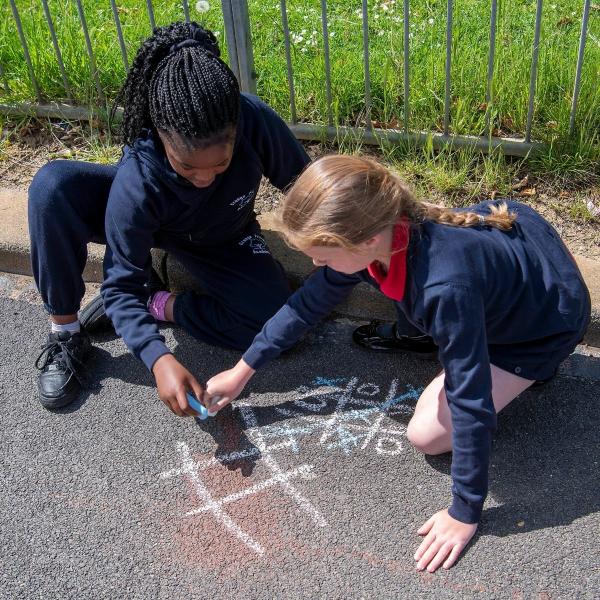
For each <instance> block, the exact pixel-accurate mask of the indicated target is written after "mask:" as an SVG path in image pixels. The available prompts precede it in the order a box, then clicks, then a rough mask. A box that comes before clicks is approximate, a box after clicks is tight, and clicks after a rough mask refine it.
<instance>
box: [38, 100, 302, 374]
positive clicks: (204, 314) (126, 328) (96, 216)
mask: <svg viewBox="0 0 600 600" xmlns="http://www.w3.org/2000/svg"><path fill="white" fill-rule="evenodd" d="M309 160H310V159H309V158H308V156H307V154H306V152H305V151H304V149H303V148H302V146H301V144H300V143H299V142H298V141H297V140H296V139H295V138H294V136H293V134H292V133H291V131H290V130H289V128H288V127H287V125H286V124H285V123H284V121H283V120H282V119H281V118H280V117H279V116H278V115H277V114H276V113H275V112H274V111H273V110H272V109H271V108H269V107H268V106H267V105H266V104H265V103H264V102H262V101H261V100H259V99H258V98H256V97H254V96H250V95H246V94H242V97H241V110H240V119H239V123H238V126H237V130H236V139H235V142H234V148H233V156H232V159H231V162H230V165H229V167H228V168H227V170H226V171H225V172H223V173H221V174H219V175H217V177H216V178H215V180H214V182H213V183H212V184H211V185H210V186H209V187H206V188H196V187H194V186H193V185H192V184H191V183H189V182H188V181H187V180H186V179H184V178H182V177H181V176H179V175H178V174H177V173H175V171H174V170H173V169H172V168H171V165H170V164H169V162H168V160H167V158H166V155H165V153H164V149H163V148H162V145H161V143H160V140H159V139H158V138H157V136H156V134H153V133H152V132H150V131H145V132H144V134H143V135H142V136H141V137H140V138H139V139H138V140H136V142H135V143H134V144H133V146H132V147H129V146H125V147H124V149H123V156H122V158H121V160H120V162H119V164H118V165H114V166H104V165H94V164H90V163H84V162H78V161H54V162H52V163H48V164H47V165H45V166H44V167H43V168H42V169H41V170H40V171H39V172H38V174H37V175H36V177H35V178H34V180H33V182H32V185H31V187H30V191H29V227H30V238H31V244H32V263H33V271H34V275H35V278H36V282H37V284H38V288H39V289H40V292H41V295H42V298H43V301H44V304H45V307H46V309H47V310H48V312H49V313H50V314H65V315H66V314H72V313H75V312H76V311H77V310H78V309H79V306H80V302H81V299H82V297H83V293H84V289H85V288H84V283H83V280H82V277H81V274H82V272H83V268H84V266H85V261H86V256H87V243H88V242H89V241H96V242H103V243H106V244H107V248H106V253H105V258H104V271H105V279H104V283H103V285H102V296H103V300H104V305H105V308H106V312H107V314H108V316H109V317H110V319H111V320H112V322H113V324H114V326H115V329H116V331H117V333H118V334H119V335H121V336H122V337H123V339H124V341H125V343H126V344H127V346H128V347H129V349H130V350H131V351H132V352H133V354H134V355H135V356H137V357H138V358H141V359H142V361H143V362H144V363H145V364H146V366H147V367H148V369H151V368H152V366H153V364H154V362H155V361H156V360H157V359H158V358H159V357H160V356H162V355H163V354H166V353H168V352H169V350H168V348H167V346H166V345H165V342H164V337H163V336H162V335H161V334H160V332H159V330H158V326H157V323H156V321H155V320H154V318H153V317H152V316H151V315H150V313H149V312H148V309H147V300H148V291H147V287H146V283H147V281H148V277H149V272H150V268H151V264H152V261H151V254H150V250H151V249H152V248H161V249H163V250H166V251H167V252H170V253H171V254H172V255H173V256H174V257H175V258H177V259H178V260H179V261H180V262H181V263H182V264H183V265H184V266H185V267H187V268H188V270H190V272H191V273H192V275H194V276H195V277H196V278H197V279H198V280H199V282H200V285H201V287H202V289H203V290H204V291H205V292H206V293H205V294H200V295H198V294H195V293H192V292H186V293H184V294H181V295H179V296H178V297H177V300H176V302H175V305H174V318H175V321H176V323H177V324H178V325H181V326H183V327H184V328H185V329H186V330H188V331H189V332H190V333H191V334H192V335H194V336H195V337H197V338H199V339H201V340H203V341H206V342H209V343H212V344H216V345H221V346H227V347H231V348H235V349H239V350H242V349H244V348H246V347H247V346H248V344H249V343H250V342H251V340H252V338H253V337H254V336H255V335H256V333H257V332H258V331H259V330H260V327H261V326H262V325H263V324H264V322H265V321H266V320H267V319H268V318H269V317H270V316H271V315H273V314H274V313H275V311H276V310H277V309H278V308H280V307H281V305H282V304H283V303H284V302H285V300H286V298H287V297H288V296H289V293H290V290H289V286H288V283H287V279H286V277H285V275H284V273H283V270H282V268H281V266H280V265H279V263H277V262H276V261H275V260H274V259H273V257H272V256H271V254H270V252H269V249H268V247H267V246H266V244H265V241H264V239H263V237H262V236H261V231H260V227H259V225H258V222H257V220H256V214H255V212H254V200H255V196H256V193H257V191H258V188H259V185H260V182H261V178H262V177H263V175H264V176H266V177H267V178H268V179H269V180H270V181H271V183H273V184H274V185H275V186H276V187H277V188H279V189H280V190H283V189H285V188H286V187H287V186H288V185H289V184H291V183H292V182H293V180H294V179H295V178H296V177H297V176H298V175H299V174H300V172H301V171H302V170H303V169H304V167H305V166H306V165H307V164H308V162H309Z"/></svg>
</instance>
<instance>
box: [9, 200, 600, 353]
mask: <svg viewBox="0 0 600 600" xmlns="http://www.w3.org/2000/svg"><path fill="white" fill-rule="evenodd" d="M0 218H1V219H2V225H1V227H0V271H5V272H9V273H19V274H23V275H31V261H30V253H29V232H28V229H27V193H26V192H25V191H24V190H19V189H0ZM259 221H260V224H261V227H262V229H263V235H264V237H265V240H266V242H267V244H268V245H269V248H270V249H271V252H272V253H273V255H274V256H275V258H277V260H279V261H280V262H281V264H282V265H283V267H284V269H285V271H286V272H287V273H288V275H289V278H290V282H291V284H292V285H293V286H294V287H297V286H299V285H300V284H301V282H302V281H303V280H304V279H305V278H306V276H307V275H308V274H309V273H310V272H311V270H312V268H313V266H312V264H311V262H310V260H309V259H308V258H307V257H305V256H303V255H302V254H300V253H298V252H295V251H293V250H291V249H290V248H288V247H287V246H286V245H285V243H284V242H283V240H282V239H281V237H280V236H279V234H278V233H277V231H276V229H275V228H274V226H273V221H272V218H271V215H269V214H265V215H260V216H259ZM103 256H104V247H103V246H101V245H98V244H89V246H88V261H87V266H86V269H85V271H84V279H85V280H86V281H89V282H97V283H99V282H101V281H102V259H103ZM575 258H576V259H577V263H578V265H579V267H580V269H581V272H582V274H583V277H584V279H585V281H586V284H587V286H588V288H589V290H590V295H591V298H592V320H591V323H590V326H589V328H588V332H587V335H586V338H585V342H586V343H587V344H589V345H591V346H596V347H599V346H600V262H599V261H596V260H590V259H588V258H585V257H581V256H576V257H575ZM153 262H154V265H155V268H156V269H157V271H158V272H159V273H160V274H161V276H162V277H163V278H166V279H167V281H168V282H169V285H170V287H171V289H173V290H182V289H190V288H191V289H197V288H198V285H197V283H196V280H194V279H193V278H192V277H191V276H190V275H189V274H188V273H187V271H186V270H185V269H184V267H182V266H181V264H179V263H178V262H177V261H176V260H175V259H173V258H172V257H171V256H165V254H164V253H163V252H161V251H154V252H153ZM336 313H337V314H338V315H341V316H347V317H350V318H353V319H359V320H368V319H373V318H377V319H382V320H393V319H394V318H395V310H394V308H393V305H392V303H391V302H390V301H388V300H387V299H386V298H384V297H383V296H382V295H381V294H380V293H378V292H377V291H375V290H374V289H373V288H371V287H370V286H368V285H366V284H361V285H359V286H357V288H355V290H354V291H353V292H352V294H351V295H350V297H349V298H348V300H347V301H346V302H344V303H343V304H341V305H339V306H338V307H337V308H336Z"/></svg>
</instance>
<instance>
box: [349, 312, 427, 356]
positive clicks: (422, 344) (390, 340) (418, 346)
mask: <svg viewBox="0 0 600 600" xmlns="http://www.w3.org/2000/svg"><path fill="white" fill-rule="evenodd" d="M382 325H383V327H382ZM384 329H387V331H384ZM352 339H353V340H354V341H355V342H356V343H357V344H358V345H359V346H362V347H363V348H368V349H369V350H374V351H375V352H407V353H409V354H413V355H414V356H416V357H418V358H424V359H430V360H432V359H436V358H437V351H438V349H437V346H436V345H435V344H434V343H433V340H432V339H431V338H430V337H429V336H428V335H415V336H409V335H398V334H397V333H396V327H395V325H394V326H393V327H391V328H390V327H389V326H387V327H386V326H385V324H383V323H382V322H381V321H371V322H370V323H369V324H368V325H361V326H360V327H357V328H356V329H355V330H354V332H353V333H352Z"/></svg>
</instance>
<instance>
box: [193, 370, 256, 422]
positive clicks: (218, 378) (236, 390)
mask: <svg viewBox="0 0 600 600" xmlns="http://www.w3.org/2000/svg"><path fill="white" fill-rule="evenodd" d="M254 373H255V371H254V369H253V368H252V367H249V366H248V365H247V364H246V363H245V362H244V361H243V360H240V361H239V362H238V364H237V365H235V367H233V369H229V370H228V371H222V372H221V373H218V374H217V375H215V376H214V377H211V378H210V379H209V380H208V382H207V383H206V396H207V397H208V398H205V402H204V404H205V405H206V408H208V410H209V411H211V412H216V411H217V410H221V409H222V408H223V407H224V406H227V405H228V404H229V403H230V402H231V401H233V400H235V399H236V398H237V397H238V396H239V395H240V394H241V393H242V390H243V389H244V386H245V385H246V384H247V383H248V381H249V380H250V378H251V377H252V375H254ZM218 396H220V397H219V399H218V400H217V401H216V402H212V403H211V401H210V400H211V398H216V397H218Z"/></svg>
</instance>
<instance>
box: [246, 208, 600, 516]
mask: <svg viewBox="0 0 600 600" xmlns="http://www.w3.org/2000/svg"><path fill="white" fill-rule="evenodd" d="M489 205H490V202H483V203H481V204H479V205H477V206H474V207H471V208H469V209H467V210H470V211H473V212H476V213H479V214H481V215H487V214H489V213H490V210H489ZM508 206H509V209H510V210H511V211H513V212H515V213H516V214H517V220H516V222H515V224H514V225H513V227H512V229H511V230H510V231H507V232H504V231H501V230H499V229H495V228H491V227H485V226H476V227H466V228H458V227H452V226H448V225H443V224H439V223H434V222H431V221H426V222H424V223H423V224H421V225H420V226H415V227H413V228H412V230H411V238H410V241H409V247H408V250H407V258H406V261H407V264H406V266H407V280H406V289H405V294H404V298H403V299H402V301H400V302H397V303H396V304H397V308H399V309H400V310H401V311H402V312H403V313H404V314H405V315H406V317H407V319H408V320H409V321H410V322H412V323H413V324H414V325H415V326H416V327H418V328H419V329H420V330H421V331H422V332H424V333H427V334H428V335H430V336H431V337H432V338H433V339H434V341H435V343H436V344H437V345H438V347H439V357H440V361H441V363H442V365H443V367H444V370H445V380H444V388H445V392H446V397H447V400H448V404H449V408H450V412H451V416H452V428H453V430H452V449H453V457H452V481H453V486H452V492H453V501H452V506H451V508H450V515H451V516H453V517H454V518H456V519H458V520H459V521H462V522H465V523H475V522H477V521H478V520H479V518H480V515H481V511H482V508H483V503H484V500H485V497H486V495H487V489H488V465H489V458H490V452H491V445H492V435H493V432H494V430H495V428H496V412H495V409H494V404H493V401H492V380H491V369H490V364H493V365H496V366H498V367H500V368H501V369H504V370H506V371H509V372H512V373H515V374H516V375H518V376H520V377H523V378H526V379H531V380H542V379H547V378H549V377H551V376H552V375H554V373H555V372H556V369H557V368H558V365H559V364H560V362H561V361H563V360H564V359H565V358H566V357H567V356H568V355H569V354H570V353H571V352H572V351H573V349H574V348H575V346H576V345H577V344H578V343H579V342H580V341H581V340H582V339H583V335H584V333H585V330H586V328H587V325H588V323H589V319H590V299H589V293H588V291H587V288H586V286H585V283H584V281H583V279H582V277H581V274H580V272H579V270H578V268H577V266H576V264H575V261H574V260H573V258H572V256H571V255H570V253H569V251H568V250H567V248H566V247H565V245H564V244H563V242H562V241H561V240H560V238H559V236H558V234H557V233H556V231H555V230H554V229H553V228H552V227H551V226H550V225H549V224H548V223H547V222H546V221H545V220H544V219H543V218H542V217H541V216H540V215H538V214H537V213H536V212H535V211H534V210H533V209H531V208H529V207H527V206H525V205H521V204H519V203H516V202H508ZM361 281H366V282H368V283H370V284H372V285H374V286H375V287H378V286H377V284H376V282H375V280H374V279H373V278H372V277H371V276H370V275H369V273H368V271H367V270H364V271H360V272H359V273H356V274H353V275H346V274H343V273H339V272H336V271H334V270H332V269H330V268H328V267H324V268H320V269H318V270H317V271H315V273H314V274H313V275H312V276H311V277H310V278H309V279H307V281H306V282H305V283H304V286H303V287H302V288H300V289H299V290H297V291H296V292H295V293H294V294H293V295H292V296H291V297H290V298H289V299H288V301H287V302H286V304H285V305H284V306H283V307H282V308H281V309H280V310H279V311H278V312H277V314H276V315H275V316H273V317H272V318H271V319H270V320H269V321H268V322H267V323H266V324H265V326H264V328H263V330H262V331H261V332H260V333H259V334H258V335H257V336H256V338H255V339H254V342H253V343H252V345H251V346H250V348H249V349H248V350H247V351H246V353H245V354H244V356H243V358H244V361H245V362H246V363H247V364H248V365H250V366H251V367H253V368H254V369H258V368H259V367H261V366H263V365H264V364H266V363H267V362H268V361H269V360H270V359H273V358H275V357H276V356H278V355H279V354H280V353H281V352H282V351H283V350H285V349H287V348H289V347H291V346H292V345H293V344H294V343H295V342H296V341H297V340H298V339H299V338H300V337H301V336H302V335H303V334H304V333H305V332H306V331H307V330H308V329H309V328H311V327H313V326H314V325H315V324H316V323H317V322H318V321H319V320H320V319H321V318H322V317H324V316H325V315H326V314H327V313H329V312H330V311H331V310H332V309H333V308H334V307H335V306H336V305H337V304H338V303H339V302H341V301H342V300H343V299H344V298H345V297H346V296H347V295H348V294H349V293H350V291H351V290H352V288H353V287H354V286H355V285H356V284H358V283H359V282H361Z"/></svg>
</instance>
